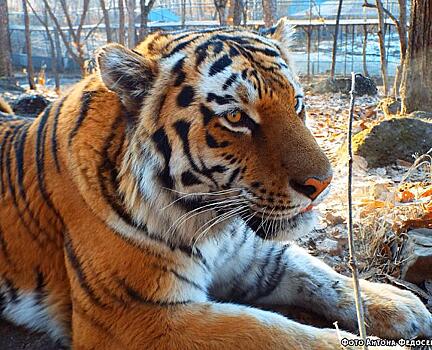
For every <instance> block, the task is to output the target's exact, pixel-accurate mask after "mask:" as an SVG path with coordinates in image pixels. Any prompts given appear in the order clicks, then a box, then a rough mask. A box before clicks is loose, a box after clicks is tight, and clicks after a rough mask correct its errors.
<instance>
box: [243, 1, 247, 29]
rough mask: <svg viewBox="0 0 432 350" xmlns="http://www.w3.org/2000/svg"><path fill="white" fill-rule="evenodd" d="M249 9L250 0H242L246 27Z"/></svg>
mask: <svg viewBox="0 0 432 350" xmlns="http://www.w3.org/2000/svg"><path fill="white" fill-rule="evenodd" d="M247 11H248V0H242V16H243V25H244V26H245V27H246V25H247Z"/></svg>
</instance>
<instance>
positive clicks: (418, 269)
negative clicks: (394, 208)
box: [401, 228, 432, 284]
mask: <svg viewBox="0 0 432 350" xmlns="http://www.w3.org/2000/svg"><path fill="white" fill-rule="evenodd" d="M402 261H404V264H403V265H402V269H401V277H402V279H404V280H406V281H408V282H411V283H416V284H419V283H422V282H423V281H425V280H427V279H432V269H431V266H432V230H431V229H427V228H419V229H416V230H412V231H409V232H408V240H407V241H406V243H405V246H404V248H403V250H402Z"/></svg>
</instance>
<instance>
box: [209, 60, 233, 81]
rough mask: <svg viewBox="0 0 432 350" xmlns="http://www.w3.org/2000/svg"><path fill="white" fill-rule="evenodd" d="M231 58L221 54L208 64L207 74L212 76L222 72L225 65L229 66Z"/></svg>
mask: <svg viewBox="0 0 432 350" xmlns="http://www.w3.org/2000/svg"><path fill="white" fill-rule="evenodd" d="M231 63H232V59H231V58H230V57H229V56H228V55H223V56H222V57H221V58H219V59H218V60H217V61H216V62H214V63H213V64H212V65H211V66H210V70H209V75H210V76H213V75H216V74H217V73H220V72H222V71H223V70H224V69H225V68H226V67H228V66H230V65H231Z"/></svg>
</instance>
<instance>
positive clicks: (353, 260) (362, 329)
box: [348, 72, 367, 350]
mask: <svg viewBox="0 0 432 350" xmlns="http://www.w3.org/2000/svg"><path fill="white" fill-rule="evenodd" d="M350 96H351V101H350V110H349V122H348V246H349V255H350V257H349V266H350V268H351V271H352V277H353V283H354V298H355V304H356V311H357V322H358V326H359V331H360V338H362V339H363V341H364V345H363V349H364V350H367V345H366V327H365V321H364V309H363V303H362V299H361V292H360V283H359V276H358V270H357V263H356V258H355V249H354V233H353V214H352V173H353V151H352V124H353V119H354V102H355V73H354V72H352V73H351V91H350Z"/></svg>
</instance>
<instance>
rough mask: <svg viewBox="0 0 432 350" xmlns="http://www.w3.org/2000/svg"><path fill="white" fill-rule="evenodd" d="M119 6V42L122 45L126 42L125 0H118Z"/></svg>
mask: <svg viewBox="0 0 432 350" xmlns="http://www.w3.org/2000/svg"><path fill="white" fill-rule="evenodd" d="M118 8H119V34H118V42H119V44H121V45H124V44H125V13H124V3H123V0H118Z"/></svg>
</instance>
